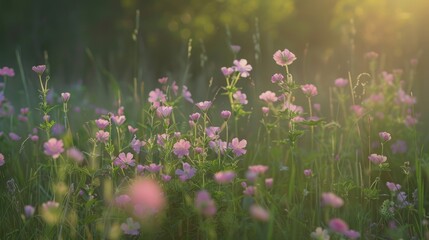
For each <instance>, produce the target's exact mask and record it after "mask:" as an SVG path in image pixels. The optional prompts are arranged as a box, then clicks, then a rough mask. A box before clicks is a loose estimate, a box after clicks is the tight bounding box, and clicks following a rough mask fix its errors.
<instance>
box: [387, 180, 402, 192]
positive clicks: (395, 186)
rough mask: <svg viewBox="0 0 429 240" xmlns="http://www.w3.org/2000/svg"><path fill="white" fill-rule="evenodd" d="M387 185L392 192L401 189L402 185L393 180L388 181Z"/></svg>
mask: <svg viewBox="0 0 429 240" xmlns="http://www.w3.org/2000/svg"><path fill="white" fill-rule="evenodd" d="M386 186H387V188H388V189H389V190H390V191H391V192H397V191H399V189H401V185H399V184H396V183H393V182H386Z"/></svg>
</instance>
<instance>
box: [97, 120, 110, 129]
mask: <svg viewBox="0 0 429 240" xmlns="http://www.w3.org/2000/svg"><path fill="white" fill-rule="evenodd" d="M95 124H96V125H97V127H98V128H99V129H101V130H103V129H105V128H106V127H107V126H109V121H107V120H105V119H102V118H99V119H97V120H95Z"/></svg>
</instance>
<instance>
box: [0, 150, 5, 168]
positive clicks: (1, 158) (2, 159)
mask: <svg viewBox="0 0 429 240" xmlns="http://www.w3.org/2000/svg"><path fill="white" fill-rule="evenodd" d="M4 163H5V160H4V156H3V154H1V153H0V166H3V165H4Z"/></svg>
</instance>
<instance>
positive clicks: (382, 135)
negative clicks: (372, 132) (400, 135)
mask: <svg viewBox="0 0 429 240" xmlns="http://www.w3.org/2000/svg"><path fill="white" fill-rule="evenodd" d="M378 136H379V137H380V139H381V140H382V141H384V142H387V141H389V140H390V139H392V136H391V135H390V133H388V132H379V133H378Z"/></svg>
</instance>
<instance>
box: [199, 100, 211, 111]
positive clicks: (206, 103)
mask: <svg viewBox="0 0 429 240" xmlns="http://www.w3.org/2000/svg"><path fill="white" fill-rule="evenodd" d="M195 105H196V106H197V107H198V108H199V109H200V110H201V111H207V110H208V109H209V108H210V107H211V106H212V102H211V101H204V102H199V103H197V104H195Z"/></svg>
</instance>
